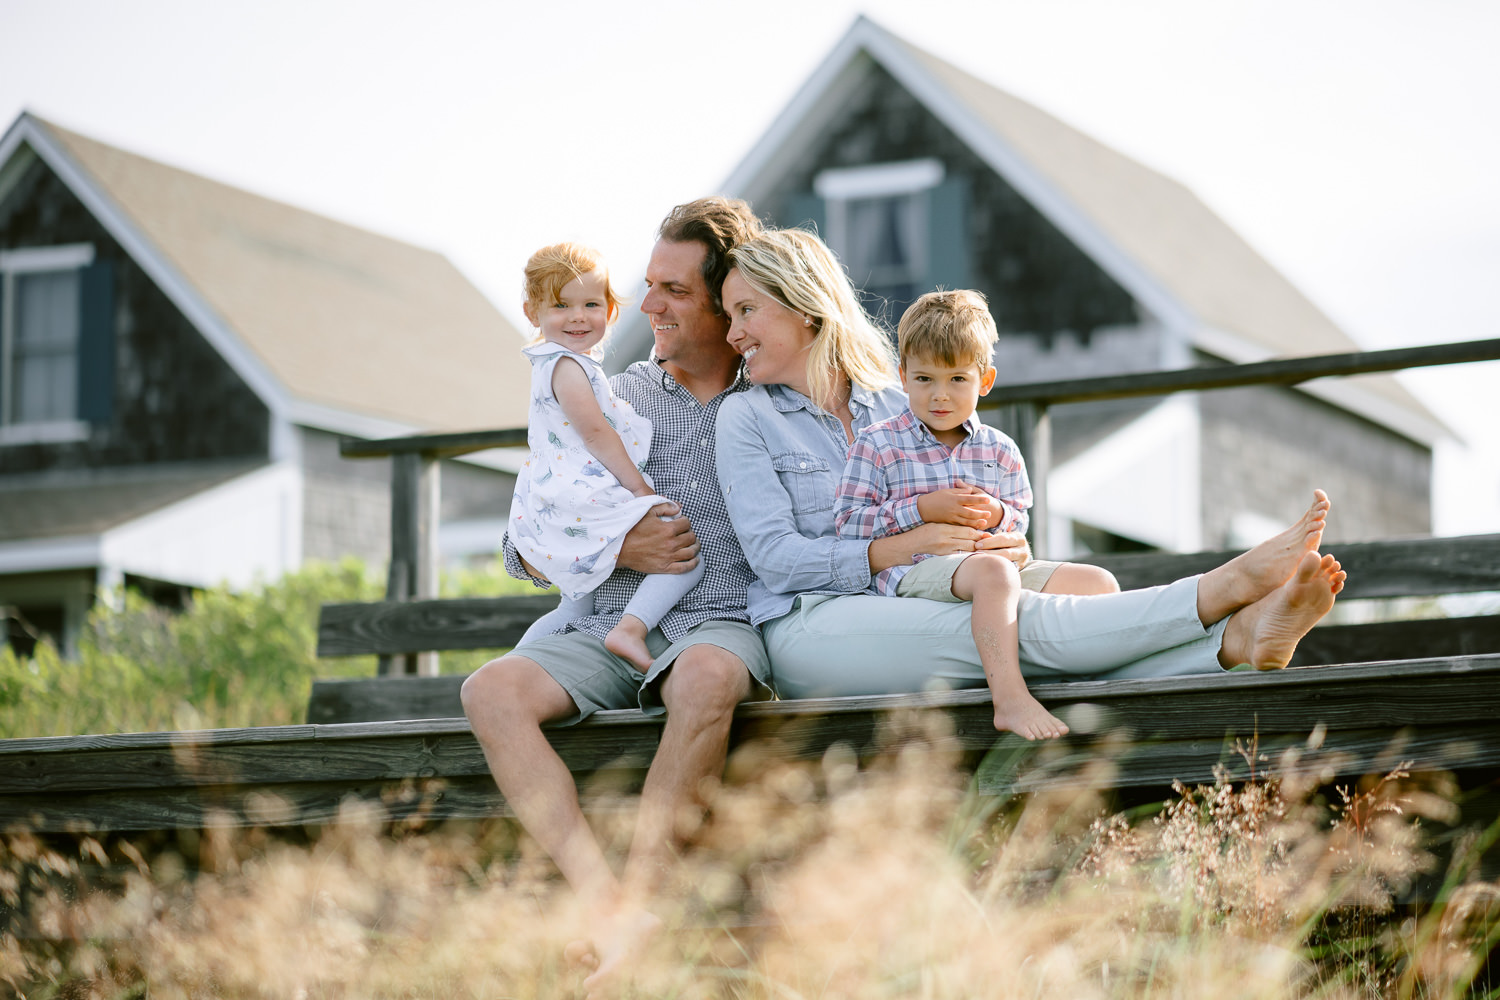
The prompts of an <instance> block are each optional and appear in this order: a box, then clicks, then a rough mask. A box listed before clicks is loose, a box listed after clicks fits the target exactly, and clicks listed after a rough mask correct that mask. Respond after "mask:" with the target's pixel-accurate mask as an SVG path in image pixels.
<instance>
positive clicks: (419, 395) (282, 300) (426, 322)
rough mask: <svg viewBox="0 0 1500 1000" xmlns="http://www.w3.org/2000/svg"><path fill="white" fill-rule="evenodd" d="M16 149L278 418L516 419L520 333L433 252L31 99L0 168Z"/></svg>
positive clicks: (398, 429) (520, 422) (1, 154)
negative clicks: (238, 184)
mask: <svg viewBox="0 0 1500 1000" xmlns="http://www.w3.org/2000/svg"><path fill="white" fill-rule="evenodd" d="M23 147H24V148H25V149H29V150H30V151H31V153H33V154H34V155H36V156H39V157H40V158H41V159H42V160H43V161H44V162H45V163H46V164H47V166H48V167H50V168H51V169H52V170H53V171H54V172H55V173H57V174H58V176H59V177H60V178H61V179H62V180H63V182H64V183H65V184H67V185H68V187H69V188H70V189H71V190H72V191H73V193H74V194H75V195H77V196H78V197H79V198H80V200H81V201H83V202H84V204H85V206H86V207H88V209H89V210H90V211H91V212H92V213H93V214H94V215H95V216H96V217H97V218H98V219H99V221H100V222H101V223H102V224H103V225H104V226H105V228H106V229H108V230H109V231H110V234H111V235H112V236H114V237H115V238H116V239H117V240H118V241H119V242H120V244H121V245H122V246H123V247H124V248H125V250H126V252H127V253H129V254H130V255H131V257H132V258H133V259H134V260H135V261H136V263H138V264H139V265H140V266H141V267H142V268H143V269H144V270H145V271H146V272H147V273H148V274H149V275H150V276H151V278H152V279H153V280H154V281H155V282H156V283H157V285H158V286H160V287H161V288H162V290H163V291H164V292H165V293H166V294H167V295H168V296H169V297H170V298H171V299H172V300H173V302H174V304H176V305H177V306H178V308H179V309H181V310H182V311H183V312H184V314H185V315H187V316H188V318H189V319H190V320H191V321H192V322H193V323H194V324H195V325H196V326H197V327H198V329H199V330H200V331H201V332H202V333H203V334H204V336H205V337H207V339H208V340H209V341H210V342H211V343H212V344H213V345H214V346H215V347H216V348H217V349H218V350H219V352H220V353H221V354H223V355H224V356H225V358H226V360H228V362H229V363H230V364H231V365H232V366H233V367H234V368H235V369H236V371H237V372H238V373H239V374H240V375H241V377H242V378H244V379H245V380H246V382H247V383H248V384H249V385H250V386H251V388H252V389H254V390H255V391H256V392H257V394H259V395H260V396H261V397H262V398H263V399H265V400H266V402H267V405H268V406H269V407H270V408H271V410H272V412H273V413H276V414H277V415H278V416H281V417H284V418H286V419H288V420H291V421H292V422H295V423H300V424H306V425H309V426H315V427H321V428H324V429H328V430H333V431H337V432H341V433H349V434H357V435H364V436H371V435H383V434H391V433H402V432H405V431H410V430H419V429H420V430H463V429H475V428H488V427H520V426H524V425H525V423H526V407H527V402H528V396H529V392H528V383H529V379H530V371H529V366H527V365H526V364H525V361H524V359H523V358H522V357H521V355H520V349H521V347H522V346H523V344H524V340H523V339H522V337H521V336H520V334H519V333H518V332H517V331H516V330H515V328H514V327H512V326H511V325H510V324H509V323H508V322H507V321H506V320H505V318H504V317H503V316H502V315H501V314H500V313H499V312H498V311H497V310H496V309H495V307H494V306H493V305H492V304H491V303H490V302H489V301H488V300H487V299H486V298H485V297H484V296H483V295H482V294H481V293H480V292H479V290H478V289H477V288H475V287H474V286H473V285H472V284H471V283H470V282H469V281H468V280H467V279H466V278H465V277H464V276H463V275H462V274H461V273H460V272H459V271H458V269H457V268H455V267H454V266H453V265H452V264H451V263H449V261H448V260H447V259H446V258H444V257H443V256H442V255H441V254H439V253H436V252H434V251H431V250H425V249H422V248H420V247H415V246H412V245H410V244H407V243H403V242H401V241H399V240H394V239H391V238H389V237H385V236H380V235H378V234H376V233H372V232H369V231H367V230H363V229H359V228H357V227H355V226H350V225H346V224H345V223H342V222H337V221H335V220H333V219H329V218H326V217H324V216H320V215H317V214H315V213H312V212H308V211H305V210H303V209H299V208H295V207H293V206H291V205H287V204H284V203H282V202H277V201H273V200H271V199H269V198H264V197H261V196H260V195H256V194H252V193H250V192H248V191H244V190H241V189H239V188H235V187H231V186H229V185H227V184H222V183H219V182H218V181H214V180H210V179H208V178H206V177H202V176H199V175H197V174H193V173H189V172H188V171H185V170H180V169H178V168H176V167H171V166H167V165H165V164H162V163H158V162H156V161H154V160H150V159H147V158H145V157H143V156H138V155H136V154H134V153H129V152H126V151H124V150H121V149H117V148H115V147H113V146H109V145H106V144H104V143H102V142H98V141H96V140H93V139H90V138H88V137H86V136H82V135H79V134H77V133H75V132H70V131H68V130H66V129H63V128H60V127H58V126H57V125H54V124H52V123H50V122H47V121H44V120H43V119H41V118H38V117H36V116H35V115H32V114H30V113H24V114H22V115H21V117H20V119H18V120H17V122H16V123H15V124H14V125H13V126H12V127H11V129H10V130H9V131H8V132H7V133H6V135H5V137H4V139H3V140H0V166H3V165H4V164H5V163H6V162H7V161H9V160H10V159H11V158H12V157H13V156H14V155H16V154H17V153H18V152H20V153H22V154H23V155H24V150H23Z"/></svg>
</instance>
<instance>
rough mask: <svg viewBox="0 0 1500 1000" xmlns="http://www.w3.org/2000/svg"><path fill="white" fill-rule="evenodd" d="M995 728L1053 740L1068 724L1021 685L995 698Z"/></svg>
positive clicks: (1028, 736)
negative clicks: (1013, 690) (1017, 689)
mask: <svg viewBox="0 0 1500 1000" xmlns="http://www.w3.org/2000/svg"><path fill="white" fill-rule="evenodd" d="M995 728H996V729H998V730H1000V731H1001V732H1005V731H1007V730H1008V731H1010V732H1012V733H1015V734H1016V735H1017V736H1021V737H1024V738H1025V739H1028V740H1055V739H1057V738H1058V737H1059V736H1062V735H1065V734H1066V733H1067V731H1068V724H1067V723H1065V722H1063V721H1062V720H1061V719H1059V718H1058V717H1057V716H1055V715H1053V714H1052V713H1051V712H1049V711H1047V710H1046V709H1045V708H1043V707H1042V703H1041V702H1039V701H1037V700H1036V699H1035V698H1033V697H1032V696H1031V692H1030V691H1027V690H1026V689H1025V688H1024V687H1023V688H1022V689H1021V690H1020V691H1019V692H1014V693H1011V694H1009V695H1002V696H1000V697H998V698H996V699H995Z"/></svg>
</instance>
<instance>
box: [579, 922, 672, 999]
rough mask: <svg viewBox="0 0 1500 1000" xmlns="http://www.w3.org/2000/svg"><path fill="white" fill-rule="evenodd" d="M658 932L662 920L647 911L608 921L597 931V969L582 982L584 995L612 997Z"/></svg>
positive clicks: (625, 981) (595, 934)
mask: <svg viewBox="0 0 1500 1000" xmlns="http://www.w3.org/2000/svg"><path fill="white" fill-rule="evenodd" d="M659 930H661V918H660V917H658V916H657V915H656V914H654V913H651V912H649V911H647V910H626V911H624V912H619V913H615V914H613V915H611V916H610V917H608V918H606V919H605V920H604V921H603V922H602V923H601V924H600V925H599V926H598V927H596V928H595V929H594V935H593V938H594V941H593V943H594V948H593V954H594V957H595V958H596V959H597V960H598V966H597V967H596V968H595V969H594V972H593V974H592V975H590V976H589V977H588V978H587V979H585V980H584V981H583V988H584V991H585V993H586V994H587V995H588V996H589V997H602V996H609V995H610V994H612V993H613V992H614V991H615V990H616V989H617V988H619V987H621V986H624V985H625V984H626V983H627V982H628V980H629V978H630V971H631V968H632V967H633V965H634V964H635V961H636V960H637V959H638V958H639V957H640V956H641V953H642V952H644V951H645V950H646V946H647V945H649V944H650V943H651V939H652V938H653V937H655V936H656V933H657V931H659ZM570 947H571V946H570Z"/></svg>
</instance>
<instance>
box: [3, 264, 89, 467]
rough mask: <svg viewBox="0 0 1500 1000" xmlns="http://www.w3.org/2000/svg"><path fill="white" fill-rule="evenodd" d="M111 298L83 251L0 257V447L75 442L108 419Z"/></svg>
mask: <svg viewBox="0 0 1500 1000" xmlns="http://www.w3.org/2000/svg"><path fill="white" fill-rule="evenodd" d="M111 293H112V284H111V281H110V270H109V267H108V261H102V260H101V261H96V260H95V259H94V248H93V247H92V246H90V245H88V244H72V245H69V246H57V247H39V248H28V249H22V250H3V251H0V444H5V443H25V442H37V441H69V440H77V439H80V438H83V437H86V436H87V435H88V423H89V421H91V420H92V421H98V420H104V419H107V418H108V414H109V407H110V402H111V397H112V391H113V385H114V365H113V354H114V352H113V346H114V330H113V309H112V306H111Z"/></svg>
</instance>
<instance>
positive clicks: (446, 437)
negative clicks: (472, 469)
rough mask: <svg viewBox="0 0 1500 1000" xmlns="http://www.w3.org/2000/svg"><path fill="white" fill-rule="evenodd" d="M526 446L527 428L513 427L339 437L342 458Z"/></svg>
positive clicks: (450, 453) (449, 453)
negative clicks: (404, 435)
mask: <svg viewBox="0 0 1500 1000" xmlns="http://www.w3.org/2000/svg"><path fill="white" fill-rule="evenodd" d="M524 447H526V428H524V427H514V428H504V429H500V430H487V431H461V432H459V433H454V434H413V435H411V436H409V437H395V438H379V439H377V440H374V441H365V440H363V439H361V438H349V437H346V438H341V439H340V440H339V454H340V455H342V456H344V457H345V458H380V457H381V456H384V455H399V454H410V453H411V452H420V453H422V454H426V455H430V456H433V457H435V458H456V457H458V456H459V455H468V454H472V453H473V452H476V451H488V450H489V449H490V448H524Z"/></svg>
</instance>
